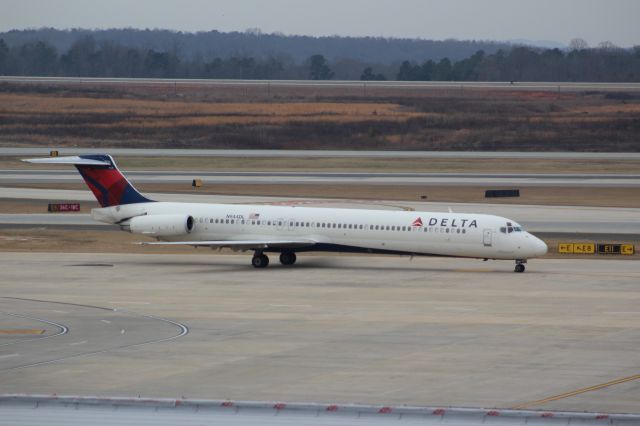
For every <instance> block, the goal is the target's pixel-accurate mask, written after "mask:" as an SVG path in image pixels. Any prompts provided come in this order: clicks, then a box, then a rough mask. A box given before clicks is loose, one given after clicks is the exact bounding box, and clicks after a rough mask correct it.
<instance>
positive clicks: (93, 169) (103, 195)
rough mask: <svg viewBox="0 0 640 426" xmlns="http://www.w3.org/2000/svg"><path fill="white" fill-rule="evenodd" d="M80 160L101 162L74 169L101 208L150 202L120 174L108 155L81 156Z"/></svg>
mask: <svg viewBox="0 0 640 426" xmlns="http://www.w3.org/2000/svg"><path fill="white" fill-rule="evenodd" d="M76 158H77V157H76ZM80 158H82V159H85V160H96V161H100V162H102V164H99V165H94V164H76V168H77V169H78V171H79V172H80V174H81V175H82V177H83V178H84V181H85V182H86V183H87V185H88V186H89V188H90V189H91V191H92V192H93V195H95V196H96V199H97V200H98V202H99V203H100V205H101V206H102V207H111V206H118V205H121V204H135V203H150V202H152V200H149V199H148V198H146V197H144V196H143V195H142V194H140V193H139V192H138V191H137V190H136V189H135V188H134V187H133V185H131V183H130V182H129V181H128V180H127V178H125V177H124V176H123V175H122V173H120V170H118V167H117V166H116V163H115V161H113V158H111V156H110V155H81V156H80Z"/></svg>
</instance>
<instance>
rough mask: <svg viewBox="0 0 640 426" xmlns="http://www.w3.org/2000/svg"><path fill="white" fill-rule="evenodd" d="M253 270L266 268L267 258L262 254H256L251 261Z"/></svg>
mask: <svg viewBox="0 0 640 426" xmlns="http://www.w3.org/2000/svg"><path fill="white" fill-rule="evenodd" d="M251 264H252V265H253V267H254V268H266V267H267V266H268V265H269V258H268V257H267V256H266V255H264V254H256V255H255V256H253V259H251Z"/></svg>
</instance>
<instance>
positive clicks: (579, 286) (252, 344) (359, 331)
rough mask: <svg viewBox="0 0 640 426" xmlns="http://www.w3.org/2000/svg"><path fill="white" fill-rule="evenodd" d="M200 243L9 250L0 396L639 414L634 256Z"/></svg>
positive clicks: (0, 261)
mask: <svg viewBox="0 0 640 426" xmlns="http://www.w3.org/2000/svg"><path fill="white" fill-rule="evenodd" d="M203 253H204V254H193V255H130V254H126V255H124V254H123V255H119V254H103V253H95V254H77V253H73V254H65V253H46V254H44V253H3V254H2V256H1V257H0V282H1V283H2V298H0V311H2V313H0V321H1V322H2V327H3V328H21V329H24V328H45V329H46V330H47V332H46V333H47V334H46V336H52V337H49V338H38V339H36V340H31V341H23V342H20V341H17V340H16V337H15V336H11V337H9V338H7V337H6V336H4V335H0V345H4V346H0V393H41V394H54V393H55V394H80V395H82V394H84V395H96V396H114V395H117V396H131V397H137V396H138V395H143V396H148V397H169V398H181V397H182V396H185V397H186V398H191V399H193V398H212V399H235V400H262V401H300V402H316V401H328V402H333V403H337V404H340V403H353V402H357V403H365V404H383V405H403V404H407V405H420V406H425V405H426V406H470V407H498V408H508V407H516V406H520V407H524V408H532V409H542V410H571V411H583V410H584V411H591V412H600V411H604V412H634V411H637V407H638V405H637V404H638V400H640V387H638V379H640V378H637V377H636V376H635V375H637V374H638V371H639V368H640V364H639V360H638V356H637V345H636V342H637V341H638V339H640V322H639V321H638V320H639V319H640V311H639V309H638V306H639V302H640V296H639V293H638V283H639V282H640V262H637V261H623V260H593V259H590V260H547V259H539V260H533V261H531V262H530V263H529V264H528V267H527V272H526V273H524V274H514V273H513V272H512V269H513V265H512V262H506V261H504V262H499V261H496V262H482V261H477V260H465V259H436V258H426V259H424V258H414V259H413V260H410V259H409V258H398V257H352V256H343V257H333V256H326V257H325V256H300V258H299V263H298V264H297V265H296V266H294V267H282V266H280V265H278V264H277V262H274V265H272V266H270V267H269V268H267V269H266V270H255V269H254V268H252V267H251V266H250V263H249V260H250V256H249V255H248V254H247V255H215V254H213V253H211V252H203ZM16 298H20V299H16ZM27 299H28V300H27ZM52 302H57V303H52ZM7 313H10V314H14V315H21V316H22V317H17V316H9V315H7ZM42 321H49V322H50V323H51V324H48V323H43V322H42ZM169 321H171V322H169ZM53 323H55V324H59V326H56V325H52V324H53ZM61 327H66V328H67V329H68V331H67V332H66V333H64V334H61V335H57V336H55V337H54V335H55V334H59V333H60V330H61ZM187 329H188V334H185V333H186V331H187ZM123 330H124V332H123ZM46 336H44V337H46Z"/></svg>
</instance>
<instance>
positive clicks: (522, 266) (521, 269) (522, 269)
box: [514, 263, 525, 272]
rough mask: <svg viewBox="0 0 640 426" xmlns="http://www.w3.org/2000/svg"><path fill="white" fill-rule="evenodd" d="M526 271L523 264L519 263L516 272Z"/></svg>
mask: <svg viewBox="0 0 640 426" xmlns="http://www.w3.org/2000/svg"><path fill="white" fill-rule="evenodd" d="M524 269H525V268H524V265H523V264H522V263H518V264H517V265H516V269H515V270H514V272H524Z"/></svg>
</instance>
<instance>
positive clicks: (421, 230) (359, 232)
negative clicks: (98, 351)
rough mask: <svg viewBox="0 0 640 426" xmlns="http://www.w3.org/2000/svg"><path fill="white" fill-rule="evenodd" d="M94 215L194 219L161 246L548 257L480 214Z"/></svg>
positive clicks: (210, 209) (232, 207)
mask: <svg viewBox="0 0 640 426" xmlns="http://www.w3.org/2000/svg"><path fill="white" fill-rule="evenodd" d="M92 214H93V217H94V219H96V220H99V221H102V222H107V223H120V222H122V221H126V220H127V219H130V218H132V217H135V216H141V215H148V216H152V215H167V214H185V215H189V216H191V217H193V218H194V220H195V223H194V226H193V228H192V230H191V231H190V232H188V233H187V232H185V233H184V234H183V235H172V236H159V237H158V236H156V238H158V239H160V240H163V241H209V240H228V241H241V240H261V239H269V240H278V239H282V240H287V239H292V238H304V239H309V240H312V241H315V242H316V244H315V245H314V246H312V247H310V248H309V249H308V251H337V252H350V251H360V252H390V253H398V254H402V253H406V254H416V255H434V256H455V257H474V258H488V259H529V258H532V257H537V256H542V255H544V254H545V253H546V252H547V246H546V244H545V243H544V242H542V241H541V240H539V239H538V238H536V237H535V236H533V235H531V234H529V233H528V232H525V231H523V230H522V228H521V227H520V225H518V224H517V223H515V222H514V221H512V220H510V219H506V218H503V217H499V216H492V215H483V214H459V213H438V212H415V211H409V212H407V211H390V210H364V209H334V208H316V207H296V206H293V207H292V206H273V205H242V204H193V203H172V202H152V203H141V204H128V205H121V206H114V207H107V208H101V209H94V210H93V211H92ZM296 251H307V250H296Z"/></svg>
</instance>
